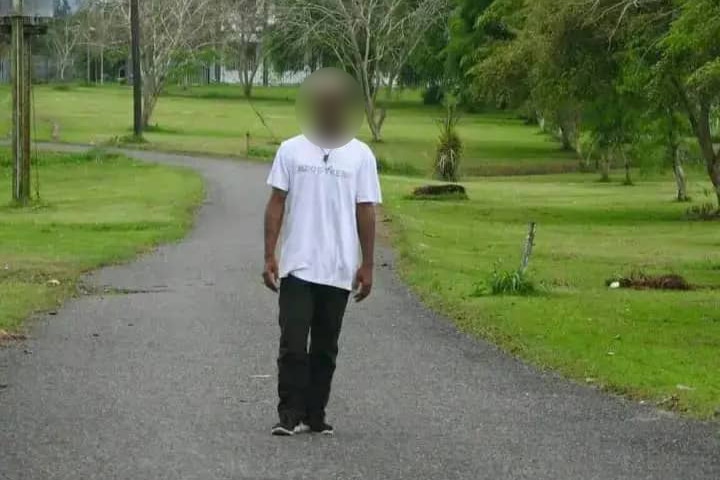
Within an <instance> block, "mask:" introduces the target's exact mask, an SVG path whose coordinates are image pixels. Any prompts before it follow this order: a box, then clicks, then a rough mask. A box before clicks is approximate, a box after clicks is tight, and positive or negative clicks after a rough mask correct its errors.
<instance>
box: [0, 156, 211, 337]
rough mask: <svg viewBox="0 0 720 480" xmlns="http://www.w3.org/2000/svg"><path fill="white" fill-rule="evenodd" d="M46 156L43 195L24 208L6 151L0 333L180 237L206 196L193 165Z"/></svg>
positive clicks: (2, 161)
mask: <svg viewBox="0 0 720 480" xmlns="http://www.w3.org/2000/svg"><path fill="white" fill-rule="evenodd" d="M41 162H42V163H41V166H40V169H39V171H40V181H41V191H40V193H41V198H42V201H41V202H39V203H37V204H36V205H35V206H33V207H29V208H24V209H20V208H16V207H13V206H10V205H9V203H8V201H9V193H10V175H9V168H8V165H9V159H8V153H7V152H6V151H4V152H1V155H0V166H1V167H2V171H1V172H0V193H2V197H0V198H3V199H4V200H2V201H0V331H2V330H8V331H13V330H17V329H18V328H19V327H20V324H21V322H22V320H24V319H25V318H26V317H27V316H28V315H29V314H30V313H31V312H33V311H37V310H42V309H47V308H53V307H54V306H55V305H56V304H57V303H58V302H59V301H61V300H62V299H64V298H66V297H67V296H68V295H71V294H73V293H74V291H75V284H76V282H77V280H78V277H79V276H80V275H81V274H82V273H83V272H85V271H87V270H90V269H94V268H97V267H99V266H102V265H106V264H111V263H115V262H118V261H122V260H126V259H129V258H132V257H133V256H134V255H136V254H137V253H138V252H143V251H146V250H148V249H149V248H151V247H153V246H155V245H157V244H158V243H160V242H166V241H170V240H175V239H178V238H180V237H181V236H182V235H183V233H184V232H185V231H186V230H187V229H188V228H189V226H190V224H191V220H192V211H193V209H194V207H195V205H197V204H198V203H199V202H200V200H201V198H202V192H203V187H202V181H201V179H200V178H199V176H198V175H196V174H195V173H193V172H191V171H189V170H184V169H177V168H169V167H162V166H154V165H146V164H140V163H137V162H134V161H131V160H128V159H126V158H122V157H106V156H96V155H83V156H77V155H76V156H69V155H43V156H42V161H41ZM6 195H7V196H6ZM55 280H57V281H58V282H59V284H56V282H54V281H55Z"/></svg>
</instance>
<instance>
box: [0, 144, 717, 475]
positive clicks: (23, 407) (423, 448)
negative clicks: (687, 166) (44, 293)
mask: <svg viewBox="0 0 720 480" xmlns="http://www.w3.org/2000/svg"><path fill="white" fill-rule="evenodd" d="M134 155H135V156H137V157H140V158H143V159H147V160H152V161H159V162H167V163H174V164H182V165H188V166H190V167H192V168H196V169H197V170H199V171H200V172H202V174H203V175H204V176H205V178H206V179H207V185H208V196H207V200H206V202H205V204H204V206H203V207H202V209H201V211H200V212H199V217H198V220H197V225H196V228H195V230H194V231H193V232H192V233H191V234H190V235H189V236H188V237H187V238H186V239H185V241H183V242H182V243H179V244H175V245H169V246H165V247H162V248H160V249H159V250H158V251H157V252H155V253H153V254H151V255H148V256H146V257H144V258H142V259H140V260H139V261H137V262H135V263H132V264H129V265H126V266H119V267H113V268H108V269H105V270H102V271H100V272H98V273H96V274H95V275H93V276H91V277H90V279H89V281H91V282H93V283H95V284H97V285H99V286H112V287H115V288H117V289H126V290H127V291H128V292H126V293H123V294H119V293H115V294H107V295H97V296H85V297H81V298H79V299H76V300H73V301H70V302H69V303H67V304H66V306H65V307H64V308H63V309H61V310H60V311H59V312H58V314H57V315H56V316H48V317H42V318H39V319H38V320H37V321H34V322H31V325H32V329H31V331H32V337H31V339H30V340H28V341H26V342H24V343H22V344H19V345H13V346H9V347H6V348H2V349H0V384H1V385H3V386H4V387H0V479H3V480H6V479H11V480H60V479H63V480H90V479H102V480H105V479H107V480H110V479H113V480H126V479H127V480H146V479H147V480H161V479H173V480H177V479H183V480H184V479H188V480H189V479H197V480H212V479H236V480H271V479H278V480H279V479H283V480H285V479H287V480H294V479H319V480H350V479H367V480H399V479H408V480H455V479H467V480H476V479H488V480H503V479H533V480H540V479H547V480H565V479H568V480H593V479H598V480H599V479H603V480H622V479H648V480H660V479H667V480H695V479H702V480H717V479H720V434H719V431H720V425H718V424H714V425H713V424H706V423H701V422H695V421H689V420H683V419H679V418H676V417H674V416H673V415H670V414H667V413H662V412H659V411H656V410H654V409H653V408H651V407H644V406H640V405H637V404H635V403H633V402H629V401H624V400H621V399H617V398H613V397H610V396H607V395H605V394H602V393H599V392H596V391H594V390H592V389H590V388H587V387H585V386H578V385H574V384H572V383H570V382H568V381H566V380H563V379H561V378H558V377H557V376H555V375H552V374H548V373H542V372H538V371H537V370H535V369H533V368H530V367H527V366H525V365H523V364H522V363H520V362H518V361H517V360H515V359H512V358H510V357H508V356H507V355H505V354H503V353H501V352H499V351H498V350H497V349H495V348H494V347H492V346H490V345H487V344H485V343H483V342H478V341H474V340H471V339H468V338H466V337H465V336H463V335H461V334H458V333H457V332H456V331H455V330H454V329H453V328H452V327H451V326H450V323H449V322H448V321H447V320H446V319H443V318H442V317H440V316H438V315H435V314H433V313H431V312H430V311H428V310H427V309H426V308H424V307H423V306H422V305H421V304H420V303H419V302H418V301H417V300H416V299H415V298H414V297H413V295H411V294H410V293H409V292H408V290H407V289H406V288H405V287H404V286H403V285H402V284H401V283H400V282H399V281H398V279H397V278H396V277H395V275H394V273H393V269H392V257H391V255H390V254H389V252H387V251H381V252H380V257H381V259H380V260H379V261H378V262H377V264H378V265H379V270H378V273H377V278H376V286H375V291H374V295H373V296H372V297H371V298H370V299H369V300H368V301H367V303H365V304H361V305H352V306H351V307H350V308H349V311H348V314H347V317H346V321H345V327H344V330H343V335H342V345H341V354H340V358H339V366H338V371H337V375H336V381H335V385H334V387H335V388H334V392H333V396H332V399H331V404H330V407H329V420H330V422H331V423H333V424H334V425H335V427H336V430H337V434H336V436H335V437H334V438H325V437H318V436H311V435H302V436H295V437H293V438H277V437H272V436H270V434H269V429H270V427H271V426H272V424H273V423H274V422H275V420H276V418H275V401H276V399H275V373H276V367H275V357H276V342H277V337H278V326H277V321H276V299H275V297H274V295H273V294H272V293H270V292H267V291H265V289H264V288H263V287H262V286H261V284H260V275H259V274H260V270H261V265H262V228H261V224H262V213H263V207H264V202H265V200H266V198H267V190H266V188H265V185H264V180H265V175H266V172H267V169H268V167H267V166H261V165H247V164H242V163H238V162H235V163H233V162H226V161H221V160H212V159H198V158H195V159H193V158H187V157H179V156H171V155H163V154H152V153H137V154H134Z"/></svg>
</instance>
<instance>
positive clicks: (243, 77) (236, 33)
mask: <svg viewBox="0 0 720 480" xmlns="http://www.w3.org/2000/svg"><path fill="white" fill-rule="evenodd" d="M219 10H220V11H221V12H222V14H221V15H220V25H219V28H220V32H221V34H222V40H221V42H222V44H223V45H222V48H221V50H222V51H224V52H230V55H231V56H232V57H233V58H234V59H236V60H237V66H238V71H239V74H240V82H241V84H242V86H243V92H244V93H245V96H246V97H250V96H251V95H252V88H253V84H254V83H255V77H256V76H257V73H258V70H259V68H260V66H261V65H262V64H263V63H264V61H265V58H266V46H267V43H266V41H265V38H266V37H265V35H266V33H267V31H268V26H269V23H270V2H269V0H222V1H221V2H220V7H219Z"/></svg>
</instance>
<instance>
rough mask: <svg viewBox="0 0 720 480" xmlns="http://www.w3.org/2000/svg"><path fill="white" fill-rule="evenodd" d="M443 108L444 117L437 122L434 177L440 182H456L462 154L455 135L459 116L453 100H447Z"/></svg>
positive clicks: (460, 145) (458, 136) (458, 138)
mask: <svg viewBox="0 0 720 480" xmlns="http://www.w3.org/2000/svg"><path fill="white" fill-rule="evenodd" d="M445 107H446V109H445V117H444V118H442V119H441V120H439V121H438V124H439V126H440V137H439V138H438V146H437V151H436V153H435V175H436V176H437V177H438V178H440V179H442V180H445V181H448V182H456V181H457V180H458V176H459V172H460V158H461V156H462V152H463V143H462V140H461V139H460V135H458V133H457V124H458V122H459V121H460V114H459V113H458V109H457V103H456V102H455V101H454V100H453V99H449V100H448V101H447V102H446V106H445Z"/></svg>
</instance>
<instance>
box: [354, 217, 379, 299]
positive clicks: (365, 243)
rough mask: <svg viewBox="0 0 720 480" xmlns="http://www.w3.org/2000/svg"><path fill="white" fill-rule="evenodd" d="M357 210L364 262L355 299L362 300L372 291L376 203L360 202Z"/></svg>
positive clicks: (359, 271) (358, 276)
mask: <svg viewBox="0 0 720 480" xmlns="http://www.w3.org/2000/svg"><path fill="white" fill-rule="evenodd" d="M356 210H357V213H356V215H357V230H358V237H359V239H360V250H361V251H362V264H361V265H360V268H359V269H358V272H357V276H356V278H355V284H356V285H355V288H356V293H355V300H356V301H358V302H361V301H363V300H365V299H366V298H367V297H368V296H369V295H370V292H371V291H372V283H373V268H374V267H375V204H374V203H358V204H357V207H356Z"/></svg>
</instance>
